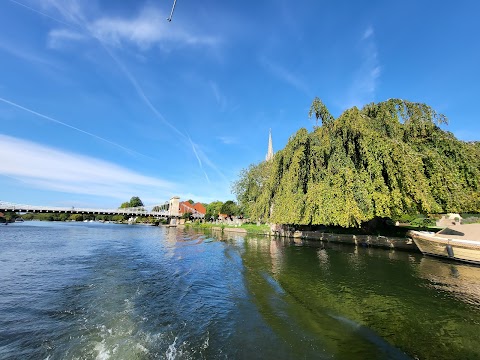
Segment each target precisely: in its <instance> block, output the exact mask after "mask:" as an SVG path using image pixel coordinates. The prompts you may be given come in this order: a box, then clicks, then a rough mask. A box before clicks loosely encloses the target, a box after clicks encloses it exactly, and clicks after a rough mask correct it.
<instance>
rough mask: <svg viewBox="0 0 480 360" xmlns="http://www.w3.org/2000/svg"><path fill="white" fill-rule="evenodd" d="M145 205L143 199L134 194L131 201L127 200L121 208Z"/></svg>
mask: <svg viewBox="0 0 480 360" xmlns="http://www.w3.org/2000/svg"><path fill="white" fill-rule="evenodd" d="M141 206H144V205H143V202H142V200H140V198H139V197H138V196H132V197H131V198H130V201H126V202H124V203H122V204H121V205H120V209H127V208H133V207H141Z"/></svg>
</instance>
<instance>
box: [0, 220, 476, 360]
mask: <svg viewBox="0 0 480 360" xmlns="http://www.w3.org/2000/svg"><path fill="white" fill-rule="evenodd" d="M479 339H480V267H475V266H470V265H463V264H457V263H450V262H446V261H441V260H437V259H433V258H428V257H423V256H422V255H420V254H411V253H406V252H398V251H397V252H395V251H387V250H377V249H371V248H355V247H350V246H340V245H337V246H335V245H328V244H327V245H323V244H321V243H301V244H294V243H292V244H290V243H289V242H288V241H281V240H270V239H268V238H263V237H259V238H256V237H245V238H244V237H241V236H217V237H214V236H213V235H208V234H203V233H198V232H194V231H190V230H188V229H187V230H185V229H174V228H170V229H168V228H161V227H143V226H127V225H113V224H97V223H88V224H86V223H41V222H26V223H21V224H11V225H9V226H2V227H1V228H0V358H1V359H156V358H160V359H162V358H165V359H270V358H272V359H408V358H420V359H480V341H479Z"/></svg>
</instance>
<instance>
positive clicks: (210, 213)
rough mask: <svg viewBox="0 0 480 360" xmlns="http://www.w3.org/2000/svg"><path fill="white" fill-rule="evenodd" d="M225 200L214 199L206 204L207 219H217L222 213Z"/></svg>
mask: <svg viewBox="0 0 480 360" xmlns="http://www.w3.org/2000/svg"><path fill="white" fill-rule="evenodd" d="M222 205H223V202H221V201H214V202H211V203H210V204H208V205H207V206H206V213H205V219H206V220H210V219H212V218H213V219H217V218H218V214H219V213H220V210H221V208H222Z"/></svg>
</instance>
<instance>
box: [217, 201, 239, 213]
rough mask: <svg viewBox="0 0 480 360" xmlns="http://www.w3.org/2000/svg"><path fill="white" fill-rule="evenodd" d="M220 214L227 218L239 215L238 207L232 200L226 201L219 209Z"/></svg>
mask: <svg viewBox="0 0 480 360" xmlns="http://www.w3.org/2000/svg"><path fill="white" fill-rule="evenodd" d="M220 212H221V213H222V214H226V215H228V216H236V215H239V209H238V206H237V204H235V202H234V201H232V200H228V201H225V203H224V204H223V205H222V207H221V208H220Z"/></svg>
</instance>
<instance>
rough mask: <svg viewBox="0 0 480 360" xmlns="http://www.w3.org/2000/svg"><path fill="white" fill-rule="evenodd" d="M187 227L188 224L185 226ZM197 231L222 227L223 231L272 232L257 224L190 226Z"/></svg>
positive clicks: (204, 224) (198, 224)
mask: <svg viewBox="0 0 480 360" xmlns="http://www.w3.org/2000/svg"><path fill="white" fill-rule="evenodd" d="M185 225H187V224H185ZM188 225H190V226H192V227H194V228H196V229H211V228H212V227H220V228H222V229H225V228H232V229H235V228H237V229H238V228H240V229H245V230H247V232H249V233H250V232H252V233H259V232H261V233H265V232H268V231H270V226H268V225H265V224H263V225H256V224H243V225H241V226H234V225H227V224H212V223H191V224H188Z"/></svg>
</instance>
